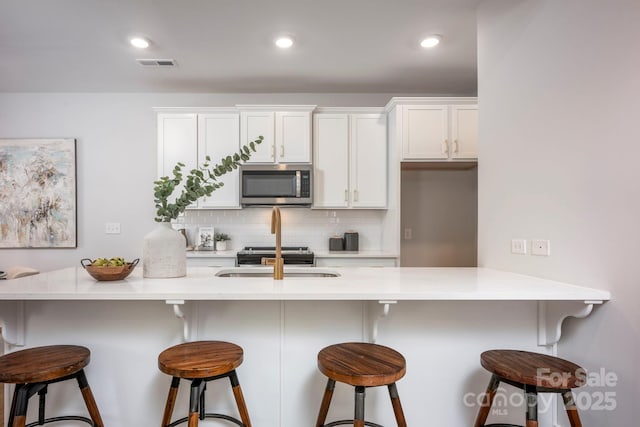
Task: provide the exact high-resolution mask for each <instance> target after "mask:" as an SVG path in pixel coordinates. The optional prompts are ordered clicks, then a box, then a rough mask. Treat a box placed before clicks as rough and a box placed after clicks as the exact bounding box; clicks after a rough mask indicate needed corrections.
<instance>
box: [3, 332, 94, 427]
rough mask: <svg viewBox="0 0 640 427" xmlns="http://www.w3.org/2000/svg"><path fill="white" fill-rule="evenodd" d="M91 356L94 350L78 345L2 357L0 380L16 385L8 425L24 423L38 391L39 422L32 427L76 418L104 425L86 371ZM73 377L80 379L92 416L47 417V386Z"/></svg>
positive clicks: (49, 347) (24, 351)
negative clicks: (29, 405)
mask: <svg viewBox="0 0 640 427" xmlns="http://www.w3.org/2000/svg"><path fill="white" fill-rule="evenodd" d="M90 357H91V352H90V351H89V349H88V348H86V347H81V346H76V345H52V346H46V347H35V348H29V349H25V350H20V351H16V352H13V353H9V354H5V355H3V356H1V357H0V383H9V384H16V387H15V390H14V393H13V400H12V402H11V412H10V415H9V424H8V425H9V427H24V426H25V423H26V414H27V405H28V401H29V398H30V397H31V396H33V395H34V394H36V393H38V395H39V398H40V408H39V412H38V421H37V422H34V423H31V424H29V426H33V425H42V424H46V423H50V422H55V421H62V420H74V421H83V422H86V423H88V424H90V425H93V426H96V427H102V426H103V425H104V424H103V422H102V418H101V417H100V412H99V411H98V406H97V405H96V402H95V399H94V397H93V393H92V392H91V388H90V387H89V383H88V382H87V378H86V376H85V374H84V367H85V366H87V365H88V364H89V360H90ZM70 379H76V380H77V381H78V386H79V387H80V391H81V393H82V397H83V399H84V401H85V404H86V406H87V410H88V411H89V415H90V417H91V419H89V418H86V417H80V416H62V417H53V418H45V414H44V408H45V396H46V393H47V389H48V385H49V384H53V383H56V382H60V381H66V380H70Z"/></svg>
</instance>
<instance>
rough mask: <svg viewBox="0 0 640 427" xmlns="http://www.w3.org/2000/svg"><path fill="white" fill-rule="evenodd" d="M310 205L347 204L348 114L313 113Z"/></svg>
mask: <svg viewBox="0 0 640 427" xmlns="http://www.w3.org/2000/svg"><path fill="white" fill-rule="evenodd" d="M313 206H314V207H317V208H348V207H349V115H348V114H324V113H323V114H314V115H313Z"/></svg>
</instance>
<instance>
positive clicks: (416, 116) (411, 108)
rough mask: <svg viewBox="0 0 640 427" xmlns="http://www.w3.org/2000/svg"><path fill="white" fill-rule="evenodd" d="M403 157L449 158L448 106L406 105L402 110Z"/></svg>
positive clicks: (407, 158) (406, 158)
mask: <svg viewBox="0 0 640 427" xmlns="http://www.w3.org/2000/svg"><path fill="white" fill-rule="evenodd" d="M402 158H403V159H405V160H409V159H448V158H449V140H448V107H447V106H446V105H405V106H404V107H403V112H402Z"/></svg>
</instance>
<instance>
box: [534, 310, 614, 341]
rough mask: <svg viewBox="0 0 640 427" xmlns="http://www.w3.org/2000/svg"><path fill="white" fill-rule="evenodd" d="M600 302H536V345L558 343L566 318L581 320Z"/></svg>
mask: <svg viewBox="0 0 640 427" xmlns="http://www.w3.org/2000/svg"><path fill="white" fill-rule="evenodd" d="M602 303H603V301H602V300H585V301H538V345H539V346H552V345H555V344H557V343H558V342H559V341H560V337H561V336H562V323H563V322H564V319H566V318H567V317H575V318H576V319H583V318H585V317H587V316H588V315H589V314H591V311H592V310H593V306H594V305H600V304H602Z"/></svg>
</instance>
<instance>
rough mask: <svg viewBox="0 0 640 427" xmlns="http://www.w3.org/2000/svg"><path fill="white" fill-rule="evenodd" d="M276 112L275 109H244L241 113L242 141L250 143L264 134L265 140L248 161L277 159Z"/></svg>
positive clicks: (269, 161) (258, 161)
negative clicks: (275, 142)
mask: <svg viewBox="0 0 640 427" xmlns="http://www.w3.org/2000/svg"><path fill="white" fill-rule="evenodd" d="M274 120H275V113H274V112H273V111H243V112H241V113H240V141H241V142H242V145H246V144H249V143H250V142H251V141H255V140H256V139H258V136H260V135H262V136H263V137H264V140H263V141H262V143H261V144H260V145H258V146H257V147H256V149H257V150H256V152H255V153H253V154H252V155H251V158H250V159H249V160H248V161H247V163H273V162H274V161H275V145H274V141H275V131H274V129H275V121H274Z"/></svg>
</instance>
